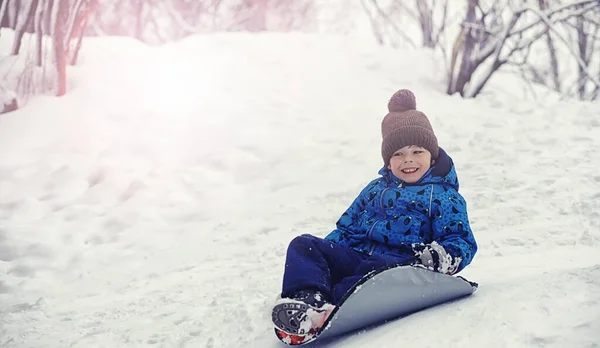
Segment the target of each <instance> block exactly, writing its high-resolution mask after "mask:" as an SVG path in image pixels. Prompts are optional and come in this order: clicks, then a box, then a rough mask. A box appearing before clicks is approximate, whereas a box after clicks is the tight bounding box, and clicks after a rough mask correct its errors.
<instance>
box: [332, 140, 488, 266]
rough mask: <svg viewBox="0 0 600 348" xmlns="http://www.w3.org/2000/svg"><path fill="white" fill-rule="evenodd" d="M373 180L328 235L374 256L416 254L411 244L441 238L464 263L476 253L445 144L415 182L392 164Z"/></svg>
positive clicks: (439, 240) (475, 246)
mask: <svg viewBox="0 0 600 348" xmlns="http://www.w3.org/2000/svg"><path fill="white" fill-rule="evenodd" d="M379 174H380V175H381V177H379V178H377V179H375V180H373V181H371V182H370V183H369V184H368V185H367V186H366V187H365V188H364V189H363V190H362V191H361V193H360V194H359V195H358V197H357V198H356V199H355V200H354V202H353V203H352V205H350V207H349V208H348V210H346V212H344V214H343V215H342V216H341V217H340V219H339V220H338V222H337V224H336V227H337V228H336V229H335V230H333V231H332V232H331V233H330V234H329V235H327V236H326V237H325V239H327V240H330V241H333V242H336V243H339V244H341V245H345V246H348V247H350V248H353V249H355V250H357V251H359V252H363V253H366V254H369V255H377V254H380V255H381V254H385V255H389V256H394V257H398V258H401V259H404V260H407V259H410V258H412V257H413V256H414V253H413V251H412V248H411V245H412V244H419V243H422V244H427V243H431V242H433V241H436V242H437V243H439V244H440V245H441V246H443V247H444V249H445V250H446V251H447V252H448V253H449V254H450V255H452V256H454V257H457V256H458V257H461V258H462V261H461V263H460V265H459V268H458V270H457V271H460V270H462V269H463V268H465V267H466V266H467V265H468V264H469V263H471V260H472V259H473V256H474V255H475V253H476V252H477V243H476V242H475V237H474V236H473V232H472V231H471V227H470V226H469V219H468V217H467V204H466V202H465V200H464V198H463V197H462V196H461V195H460V194H459V193H458V187H459V184H458V177H457V175H456V171H455V170H454V163H453V162H452V159H451V158H450V157H449V156H448V155H447V154H446V152H445V151H444V150H443V149H441V148H440V154H439V157H438V160H437V161H436V163H435V164H434V165H433V166H432V167H431V168H430V169H429V171H427V172H426V173H425V175H423V177H422V178H421V179H420V180H419V181H418V182H416V183H414V184H407V183H405V182H403V181H401V180H400V179H398V178H397V177H396V176H395V175H394V174H392V172H391V171H390V170H389V169H387V168H382V169H381V170H380V171H379Z"/></svg>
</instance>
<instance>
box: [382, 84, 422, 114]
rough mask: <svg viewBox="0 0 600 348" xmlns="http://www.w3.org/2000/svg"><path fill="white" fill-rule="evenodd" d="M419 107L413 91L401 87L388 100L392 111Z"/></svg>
mask: <svg viewBox="0 0 600 348" xmlns="http://www.w3.org/2000/svg"><path fill="white" fill-rule="evenodd" d="M416 109H417V100H416V98H415V95H414V94H413V92H411V91H410V90H408V89H401V90H399V91H398V92H396V93H394V95H393V96H392V98H390V101H389V102H388V110H389V111H390V112H403V111H408V110H416Z"/></svg>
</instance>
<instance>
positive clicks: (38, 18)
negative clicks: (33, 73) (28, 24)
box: [34, 0, 47, 67]
mask: <svg viewBox="0 0 600 348" xmlns="http://www.w3.org/2000/svg"><path fill="white" fill-rule="evenodd" d="M46 5H47V1H46V0H40V2H39V3H38V8H37V11H35V24H34V26H35V33H36V35H35V36H36V42H35V64H36V65H37V66H39V67H41V66H42V50H43V42H44V26H43V24H42V23H43V21H44V13H45V12H44V9H45V6H46Z"/></svg>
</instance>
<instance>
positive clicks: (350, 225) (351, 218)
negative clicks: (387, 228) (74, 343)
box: [325, 185, 370, 244]
mask: <svg viewBox="0 0 600 348" xmlns="http://www.w3.org/2000/svg"><path fill="white" fill-rule="evenodd" d="M369 186H370V185H369ZM369 186H367V187H365V188H364V189H363V190H362V191H361V192H360V194H359V195H358V196H357V197H356V199H354V201H353V202H352V204H350V207H348V209H346V211H345V212H344V213H343V214H342V216H341V217H340V218H339V220H338V221H337V223H336V229H334V230H333V231H331V232H330V233H329V234H328V235H327V236H326V237H325V239H326V240H329V241H332V242H336V243H341V244H344V241H346V240H347V239H348V236H350V235H352V234H353V233H354V232H355V231H357V229H358V228H359V227H358V226H359V221H358V220H359V217H360V214H361V212H362V211H363V210H364V208H365V192H367V189H368V188H369Z"/></svg>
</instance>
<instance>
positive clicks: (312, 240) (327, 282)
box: [273, 89, 477, 343]
mask: <svg viewBox="0 0 600 348" xmlns="http://www.w3.org/2000/svg"><path fill="white" fill-rule="evenodd" d="M388 110H389V113H388V114H387V115H386V116H385V117H384V119H383V121H382V124H381V131H382V138H383V139H382V144H381V155H382V158H383V162H384V167H383V168H382V169H381V170H380V171H379V174H380V175H381V177H379V178H377V179H375V180H373V181H371V183H369V184H368V185H367V186H366V187H365V188H364V189H363V190H362V192H361V193H360V194H359V195H358V197H357V198H356V199H355V200H354V202H353V203H352V204H351V205H350V207H349V208H348V209H347V210H346V212H344V214H343V215H342V216H341V217H340V219H339V220H338V222H337V224H336V227H337V228H336V229H335V230H333V231H332V232H331V233H329V235H327V236H326V237H325V239H321V238H318V237H315V236H312V235H307V234H305V235H301V236H299V237H296V238H295V239H293V240H292V241H291V243H290V244H289V247H288V251H287V257H286V264H285V273H284V276H283V289H282V293H281V297H282V298H281V299H280V300H278V301H277V303H276V304H275V306H274V309H273V323H274V324H275V326H276V328H277V332H278V334H279V335H280V336H282V337H290V339H291V340H293V341H294V342H295V343H301V342H302V341H303V340H304V339H305V338H309V337H311V336H312V335H314V333H315V332H316V330H318V329H319V328H320V327H321V326H322V325H323V323H324V322H325V320H326V319H327V316H328V315H329V313H331V311H332V310H333V308H335V305H336V304H337V303H338V302H339V301H340V299H341V298H342V297H343V296H344V294H345V293H346V291H348V290H349V289H350V288H351V287H352V285H354V284H355V283H356V282H357V281H358V280H359V279H361V278H362V277H363V276H364V275H366V274H367V273H369V272H371V271H373V270H377V269H380V268H383V267H390V266H394V265H418V266H422V267H426V268H428V269H430V270H432V271H435V272H441V273H445V274H455V273H456V272H459V271H461V270H462V269H463V268H465V267H466V266H467V265H468V264H469V263H470V262H471V260H472V259H473V256H474V255H475V253H476V252H477V243H476V242H475V238H474V236H473V233H472V231H471V228H470V226H469V220H468V217H467V208H466V202H465V200H464V199H463V197H462V196H461V195H460V194H459V193H458V187H459V185H458V178H457V176H456V172H455V170H454V164H453V162H452V159H451V158H450V157H449V156H448V155H447V154H446V153H445V151H444V150H442V149H441V148H439V147H438V143H437V138H436V136H435V134H434V132H433V129H432V127H431V124H430V122H429V120H428V119H427V117H426V116H425V114H424V113H422V112H420V111H417V110H416V100H415V96H414V94H413V93H412V92H411V91H409V90H406V89H403V90H399V91H398V92H396V93H395V94H394V95H393V96H392V98H391V99H390V101H389V103H388ZM399 296H401V294H399ZM290 308H292V309H290Z"/></svg>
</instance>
